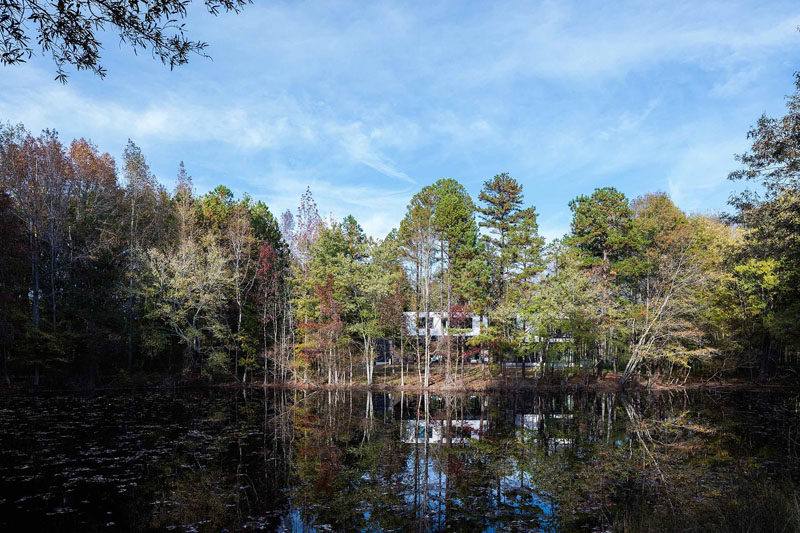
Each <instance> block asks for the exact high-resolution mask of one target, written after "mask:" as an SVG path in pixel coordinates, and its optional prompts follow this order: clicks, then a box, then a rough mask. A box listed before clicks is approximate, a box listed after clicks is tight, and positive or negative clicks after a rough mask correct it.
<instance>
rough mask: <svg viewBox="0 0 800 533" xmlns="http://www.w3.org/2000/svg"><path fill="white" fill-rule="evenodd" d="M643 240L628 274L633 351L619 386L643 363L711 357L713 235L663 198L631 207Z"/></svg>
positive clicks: (644, 199)
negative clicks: (708, 313)
mask: <svg viewBox="0 0 800 533" xmlns="http://www.w3.org/2000/svg"><path fill="white" fill-rule="evenodd" d="M633 212H634V213H635V218H634V225H635V228H636V234H637V236H638V239H639V246H640V253H639V257H638V258H637V260H638V263H639V264H638V265H637V268H636V269H635V270H633V269H631V270H632V272H630V273H629V275H628V280H627V281H628V284H629V285H630V286H631V288H632V289H633V293H632V295H631V297H630V298H629V301H630V306H629V309H628V315H629V320H628V321H626V322H628V323H629V324H630V326H629V327H630V337H631V348H630V358H629V360H628V363H627V365H626V367H625V371H624V372H623V374H622V377H621V383H622V384H625V383H626V382H627V380H629V379H630V377H631V376H632V375H633V374H634V372H636V370H637V368H638V367H639V365H640V364H642V363H657V362H659V361H667V362H669V363H670V366H672V365H673V364H678V365H679V366H680V367H683V368H688V367H689V362H690V360H691V359H692V358H693V357H699V356H705V355H708V354H709V353H710V351H711V350H709V349H708V347H707V343H706V342H704V341H705V340H706V339H705V331H704V329H703V313H702V312H703V310H704V308H705V307H706V305H707V303H706V302H707V301H708V296H709V295H708V294H707V293H705V292H704V291H703V289H704V288H705V287H706V285H707V284H708V282H709V280H710V276H709V269H708V267H709V265H710V264H713V263H711V262H710V257H709V256H708V255H707V254H706V253H704V251H705V250H707V249H709V248H710V245H711V243H710V242H709V241H710V238H711V236H710V234H709V233H708V232H706V231H704V227H703V223H702V220H697V221H692V220H690V219H689V218H688V217H686V215H685V214H684V213H683V212H682V211H681V210H680V209H678V208H677V207H676V206H675V204H673V203H672V201H671V200H670V199H669V197H667V195H665V194H650V195H645V196H643V197H641V198H639V199H637V200H636V201H634V203H633Z"/></svg>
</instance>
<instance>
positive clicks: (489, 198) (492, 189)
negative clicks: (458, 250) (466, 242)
mask: <svg viewBox="0 0 800 533" xmlns="http://www.w3.org/2000/svg"><path fill="white" fill-rule="evenodd" d="M478 199H479V200H480V201H481V202H482V203H483V206H482V207H478V212H479V213H480V214H481V218H482V222H481V227H484V228H488V229H489V234H488V235H485V236H484V237H483V238H484V240H485V241H486V243H487V244H488V245H489V248H490V251H491V252H493V255H494V259H495V262H496V265H495V268H496V276H497V289H498V296H500V297H502V296H503V295H504V294H505V290H506V281H507V279H508V272H509V269H510V266H511V262H512V261H513V257H514V251H513V249H512V247H511V246H510V243H509V240H508V237H509V233H510V232H511V231H512V228H513V227H514V225H516V224H517V223H518V222H519V219H520V218H521V216H522V215H521V210H522V186H521V185H520V184H519V183H518V182H517V180H515V179H514V178H512V177H511V176H509V175H508V174H507V173H505V172H504V173H502V174H498V175H496V176H495V177H494V178H492V179H491V180H489V181H486V182H484V184H483V190H482V191H481V193H480V195H479V196H478Z"/></svg>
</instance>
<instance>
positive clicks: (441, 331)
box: [403, 311, 489, 341]
mask: <svg viewBox="0 0 800 533" xmlns="http://www.w3.org/2000/svg"><path fill="white" fill-rule="evenodd" d="M403 314H404V315H405V318H406V332H407V334H408V335H409V336H410V337H414V336H418V337H424V336H425V329H426V324H425V321H426V314H425V312H424V311H419V312H415V311H407V312H405V313H403ZM449 315H450V313H446V312H443V311H431V312H430V313H428V314H427V322H428V323H427V328H429V329H430V335H431V340H433V341H436V340H438V339H439V337H445V336H458V337H465V338H470V337H474V336H476V335H478V334H480V332H481V323H482V324H483V326H484V327H486V326H487V325H488V324H489V322H488V319H487V318H486V317H483V320H481V317H479V316H478V315H462V316H459V317H455V316H453V317H451V316H449Z"/></svg>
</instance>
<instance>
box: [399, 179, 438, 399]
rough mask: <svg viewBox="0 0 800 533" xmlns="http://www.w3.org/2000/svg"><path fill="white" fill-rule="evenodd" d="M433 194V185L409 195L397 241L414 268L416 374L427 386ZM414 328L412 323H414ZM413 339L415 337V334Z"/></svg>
mask: <svg viewBox="0 0 800 533" xmlns="http://www.w3.org/2000/svg"><path fill="white" fill-rule="evenodd" d="M434 210H435V195H434V190H433V186H431V185H429V186H427V187H424V188H423V189H422V190H421V191H420V192H418V193H417V194H415V195H414V196H413V197H412V198H411V202H410V203H409V204H408V208H407V211H406V216H405V217H404V218H403V220H402V221H401V222H400V241H401V242H402V243H403V247H404V250H405V256H406V258H408V259H409V260H410V262H411V263H412V268H413V269H414V288H415V292H416V298H415V300H416V301H415V302H414V304H415V305H414V312H415V313H419V311H420V307H422V308H423V309H424V310H423V316H424V320H425V337H424V338H425V341H424V342H425V345H424V349H425V352H424V353H425V361H424V368H425V375H424V380H423V376H420V380H421V381H423V383H424V386H425V387H426V388H427V387H428V384H429V382H430V358H431V355H430V344H431V332H430V318H429V317H430V316H431V315H430V312H431V303H430V289H431V277H432V274H433V266H434V265H433V263H434V252H435V251H436V244H437V243H436V226H435V224H434V220H433V217H434ZM414 326H415V328H414V329H415V330H416V329H417V328H416V324H414ZM417 339H419V336H418V335H417ZM419 367H420V349H419V342H417V369H419Z"/></svg>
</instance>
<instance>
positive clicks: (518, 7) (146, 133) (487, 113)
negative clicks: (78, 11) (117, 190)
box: [0, 0, 800, 236]
mask: <svg viewBox="0 0 800 533" xmlns="http://www.w3.org/2000/svg"><path fill="white" fill-rule="evenodd" d="M191 23H192V31H193V32H194V36H195V37H196V38H200V39H203V40H206V41H209V42H210V43H211V48H210V53H211V54H212V55H213V57H214V61H213V62H209V61H205V60H202V59H199V58H198V59H196V60H195V61H194V62H192V63H190V65H188V66H187V67H184V68H181V69H177V70H176V71H175V72H170V71H169V70H168V69H164V68H163V67H162V66H161V65H159V64H158V63H156V62H153V61H150V60H149V58H131V57H130V55H129V54H126V53H125V52H124V48H123V49H122V51H120V50H117V49H116V47H108V49H107V50H106V55H105V58H106V60H107V62H108V64H107V66H108V67H109V71H110V73H111V75H110V76H109V78H108V79H106V80H104V81H100V80H96V79H94V78H92V77H91V76H88V75H85V74H83V73H80V74H76V75H75V76H73V78H72V81H71V82H70V85H68V86H66V87H62V86H60V85H58V84H56V83H55V82H53V80H52V70H51V65H50V64H49V63H47V62H45V61H38V60H34V61H33V62H32V63H31V64H30V65H28V66H25V67H15V68H9V67H3V68H2V73H3V75H2V76H0V119H5V120H10V121H13V122H16V121H22V122H24V123H25V124H26V125H27V126H28V127H29V128H31V129H34V130H38V129H41V128H44V127H51V128H56V129H58V130H59V131H61V132H62V135H64V136H66V137H73V136H85V137H89V138H91V139H92V140H94V141H95V142H96V143H98V144H99V145H100V146H101V148H103V149H104V150H109V151H111V153H112V154H117V155H119V154H120V153H121V151H122V148H123V146H124V143H125V141H126V140H127V138H129V137H130V138H132V139H134V140H135V141H136V142H137V143H139V144H141V145H142V147H143V149H144V150H145V153H146V154H147V155H148V158H149V159H150V161H151V163H152V165H153V167H154V169H155V170H156V171H157V173H158V174H159V176H160V177H161V178H162V179H164V180H165V181H169V176H171V175H174V171H175V168H176V166H177V162H178V161H179V160H181V159H182V160H185V161H186V164H187V167H188V168H189V170H190V172H192V173H193V175H194V176H195V179H196V183H198V188H199V189H200V190H201V192H202V191H203V190H204V189H207V188H210V187H212V186H213V185H215V184H217V183H220V182H224V183H226V184H227V185H228V186H230V187H231V188H232V189H234V190H236V191H238V192H244V191H248V192H250V193H252V194H253V195H254V196H257V197H261V198H264V199H266V200H269V201H270V202H271V205H273V209H274V210H275V211H280V210H283V209H285V208H292V209H294V208H295V207H296V203H297V201H298V199H299V195H300V194H301V193H302V192H303V191H304V190H305V187H306V186H307V185H310V186H311V187H312V191H313V192H314V194H315V195H316V196H317V199H318V201H319V205H320V209H321V211H322V212H323V213H324V214H325V213H334V214H335V216H337V217H339V216H343V215H345V214H349V213H352V214H354V215H355V216H356V217H357V218H358V219H359V220H361V221H362V223H363V224H364V226H365V227H368V228H369V230H370V231H372V232H375V233H376V234H381V233H385V232H386V231H388V229H390V228H391V227H392V226H394V225H396V224H397V223H398V222H399V220H400V219H401V218H402V215H403V212H404V210H405V205H406V203H407V202H408V200H409V199H410V197H411V195H412V194H413V193H414V192H416V190H417V189H418V188H419V187H421V186H423V185H426V184H427V183H429V182H432V181H434V180H435V179H437V178H440V177H454V178H456V179H459V180H460V181H462V182H463V183H464V184H465V186H466V187H467V188H468V190H469V191H470V193H472V194H473V196H476V195H477V194H478V191H479V190H480V187H481V185H482V183H483V181H484V180H485V179H488V178H489V177H491V176H492V175H493V174H496V173H498V172H502V171H509V172H511V173H512V174H513V175H514V176H515V177H517V178H518V179H519V180H520V181H521V182H522V183H523V185H524V187H525V191H526V195H527V199H528V202H529V203H533V204H535V205H536V206H537V208H538V210H539V212H540V213H541V215H542V216H541V222H542V231H543V232H545V233H547V234H548V236H557V235H559V234H560V233H562V232H563V231H565V230H566V228H568V227H569V212H568V210H567V207H566V205H567V202H568V201H569V199H571V198H573V197H574V196H576V195H578V194H581V193H586V192H591V190H592V189H593V188H595V187H599V186H605V185H614V186H617V187H618V188H620V189H622V190H624V191H625V192H626V193H628V194H629V195H630V196H635V195H637V194H641V193H642V192H645V191H647V190H655V189H662V190H668V191H669V192H670V193H671V194H672V195H673V197H674V198H675V199H676V201H678V203H679V205H681V206H683V207H685V208H687V209H705V208H719V207H721V206H723V205H724V203H725V199H726V198H727V194H726V190H727V187H728V186H729V184H728V183H727V182H726V181H725V180H724V177H725V175H727V172H728V171H729V170H730V169H731V168H732V167H733V166H734V161H733V157H732V154H733V153H734V152H737V151H741V149H742V148H743V147H744V145H745V144H746V139H745V133H746V131H747V127H748V126H749V124H751V123H752V122H753V121H754V120H755V119H756V118H757V117H758V116H759V115H760V114H761V113H762V112H765V111H766V112H768V113H774V112H779V111H780V109H781V107H782V96H783V95H784V94H786V93H787V92H790V91H791V83H792V78H791V76H792V72H793V71H794V70H795V69H796V68H797V67H796V56H797V53H796V51H797V48H798V45H800V35H798V33H797V31H796V30H795V28H796V26H798V25H800V7H798V6H795V5H792V4H786V3H781V2H776V3H772V2H767V3H766V4H764V5H760V4H759V5H757V4H751V3H745V2H721V1H720V2H703V3H701V4H698V3H697V2H690V1H670V2H666V1H665V2H644V1H632V2H617V3H610V4H609V3H605V4H601V3H586V2H577V1H575V2H552V1H550V2H548V1H545V2H541V3H535V4H520V3H518V2H511V1H498V2H492V3H484V4H465V3H462V2H448V1H444V2H439V3H434V4H425V5H422V4H413V3H412V4H409V3H399V2H381V3H373V4H364V3H363V2H347V1H345V2H330V1H326V0H307V1H302V2H298V3H268V4H257V5H253V6H248V8H247V9H246V10H245V12H244V14H243V15H241V16H224V17H222V18H220V19H217V18H214V17H201V16H198V17H196V18H193V19H192V21H191Z"/></svg>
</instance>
